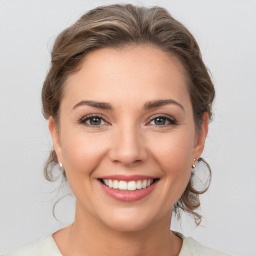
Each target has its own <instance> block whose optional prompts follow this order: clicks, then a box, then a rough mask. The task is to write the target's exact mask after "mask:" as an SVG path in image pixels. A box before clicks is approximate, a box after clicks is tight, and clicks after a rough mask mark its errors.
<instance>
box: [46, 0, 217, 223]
mask: <svg viewBox="0 0 256 256" xmlns="http://www.w3.org/2000/svg"><path fill="white" fill-rule="evenodd" d="M138 44H148V45H152V46H155V47H158V48H159V49H161V50H163V51H165V52H166V53H168V54H171V55H172V56H175V57H176V58H178V60H179V61H180V62H181V63H182V64H183V67H184V69H185V72H186V79H187V87H188V91H189V94H190V99H191V103H192V107H193V116H194V123H195V127H196V129H197V131H199V130H200V127H201V124H202V122H203V113H205V112H207V113H208V115H209V117H210V119H211V117H212V102H213V99H214V96H215V90H214V86H213V83H212V81H211V78H210V76H209V74H208V71H207V68H206V66H205V65H204V62H203V60H202V57H201V53H200V49H199V46H198V44H197V42H196V40H195V38H194V37H193V36H192V34H191V33H190V32H189V31H188V30H187V29H186V28H185V27H184V25H182V24H181V23H180V22H178V21H177V20H175V19H174V18H173V17H172V16H171V15H170V14H169V13H168V11H167V10H166V9H164V8H161V7H151V8H146V7H138V6H134V5H131V4H125V5H121V4H115V5H108V6H100V7H97V8H95V9H92V10H90V11H89V12H87V13H86V14H84V15H83V16H82V17H81V18H80V19H79V20H78V21H77V22H76V23H74V24H73V25H72V26H70V27H68V28H67V29H65V30H64V31H63V32H62V33H61V34H60V35H59V36H58V37H57V39H56V41H55V43H54V46H53V49H52V53H51V67H50V70H49V72H48V74H47V76H46V79H45V82H44V85H43V89H42V104H43V115H44V117H45V118H46V119H48V118H49V117H50V116H52V117H53V118H54V120H55V122H56V124H58V118H59V109H60V103H61V99H62V96H63V91H64V82H65V81H66V79H67V77H68V76H69V75H70V74H72V73H74V72H75V71H77V70H78V68H79V66H80V64H81V62H82V60H83V59H84V57H85V56H86V54H87V53H89V52H90V51H93V50H96V49H100V48H105V47H111V48H121V47H124V46H129V45H138ZM199 161H203V162H205V160H203V159H202V158H199ZM57 163H58V159H57V156H56V153H55V151H54V150H52V152H51V153H50V156H49V158H48V160H47V162H46V164H45V168H44V175H45V177H46V179H47V180H49V181H51V180H53V174H52V172H53V168H54V166H55V165H56V164H57ZM205 164H206V165H207V167H208V170H209V183H208V185H206V186H205V188H204V189H203V190H197V189H196V188H195V184H194V182H193V177H194V174H193V173H192V174H191V178H190V181H189V183H188V185H187V187H186V189H185V191H184V193H183V195H182V196H181V198H180V199H179V201H178V202H177V203H176V204H175V205H174V212H175V213H176V214H177V215H178V217H180V211H178V210H179V209H181V210H183V211H186V212H188V213H190V214H192V215H193V216H194V218H195V222H196V224H197V225H199V224H200V222H201V215H200V214H198V213H197V212H196V211H195V210H196V209H197V208H198V207H199V206H200V200H199V195H200V194H202V193H204V192H205V191H206V190H207V189H208V187H209V184H210V180H211V169H210V167H209V165H208V164H207V163H206V162H205ZM63 175H64V177H65V178H66V176H65V171H64V172H63Z"/></svg>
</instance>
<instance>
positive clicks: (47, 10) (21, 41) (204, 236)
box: [0, 0, 256, 256]
mask: <svg viewBox="0 0 256 256" xmlns="http://www.w3.org/2000/svg"><path fill="white" fill-rule="evenodd" d="M118 2H119V3H120V2H121V1H118ZM128 2H129V3H134V4H138V5H146V6H152V5H160V6H163V7H166V8H167V9H168V10H169V11H170V13H171V14H172V15H173V16H174V17H175V18H177V19H178V20H180V21H182V22H183V23H184V24H185V25H186V26H187V27H188V28H189V29H190V30H191V32H192V33H193V34H194V35H195V37H196V39H197V40H198V42H199V44H200V46H201V49H202V53H203V58H204V61H205V63H206V65H207V66H208V67H209V69H210V70H211V73H212V76H213V80H214V82H215V85H216V91H217V98H216V101H215V105H214V112H215V116H214V121H213V122H212V123H211V125H210V133H209V137H208V139H207V147H206V151H205V153H204V157H205V158H206V159H207V160H208V161H209V163H210V165H211V166H212V170H213V180H212V184H211V188H210V190H209V192H208V193H207V194H206V195H204V196H203V197H202V207H201V211H200V212H201V214H203V216H204V220H203V223H202V226H201V227H198V228H196V229H195V228H194V226H193V224H192V223H193V220H192V219H190V218H189V217H188V216H186V215H184V216H183V219H182V223H183V224H182V226H181V227H180V225H179V224H177V222H174V223H173V227H172V228H173V229H176V230H179V231H181V232H183V233H184V234H185V235H186V236H193V237H194V238H196V239H197V240H199V241H200V242H201V243H204V244H206V245H208V246H211V247H214V248H216V249H219V250H222V251H224V252H226V253H230V254H233V255H244V256H245V255H246V256H247V255H256V249H255V241H256V231H255V230H256V186H255V184H256V167H255V165H256V164H255V158H256V100H255V99H256V50H255V49H256V3H255V1H250V0H240V1H239V0H222V1H220V0H216V1H213V0H202V1H199V0H193V1H191V0H187V1H185V0H176V1H175V0H173V1H171V0H169V1H167V0H166V1H153V0H152V1H146V0H144V1H128ZM110 3H117V1H107V0H106V1H102V0H101V1H88V0H87V1H86V0H54V1H52V0H44V1H43V0H42V1H36V0H34V1H33V0H31V1H28V0H22V1H20V0H10V1H8V0H0V207H1V208H0V252H4V251H8V250H10V249H12V248H14V247H19V246H21V245H23V244H26V243H28V242H31V241H34V240H37V239H38V238H40V237H41V236H42V235H45V234H48V233H51V232H54V231H55V230H56V229H59V228H61V227H62V226H65V225H67V224H69V223H70V222H71V221H72V218H73V209H74V208H73V206H74V200H73V199H72V198H71V197H68V198H66V199H64V200H63V201H62V202H61V203H60V204H59V205H58V206H57V209H56V215H57V217H58V219H59V220H60V221H56V220H55V219H54V218H53V216H52V213H51V208H52V205H53V203H54V202H55V200H56V199H57V198H58V197H59V196H61V195H62V194H63V193H65V191H60V192H59V193H58V189H57V188H58V186H59V183H56V184H54V185H52V184H48V183H47V182H46V181H45V180H44V178H43V175H42V173H43V164H44V161H45V159H46V157H47V155H48V152H49V150H50V148H51V140H50V137H49V133H48V130H47V122H46V121H45V120H44V119H43V117H42V115H41V102H40V92H41V87H42V83H43V80H44V77H45V75H46V72H47V70H48V67H49V61H50V50H51V47H52V44H53V42H54V39H55V37H56V36H57V35H58V33H59V32H60V31H61V30H63V29H64V28H66V27H67V26H68V25H70V24H71V23H73V22H74V21H75V20H76V19H77V18H79V16H81V15H82V14H83V13H84V12H85V11H87V10H88V9H91V8H93V7H96V6H98V5H102V4H110ZM56 189H57V190H56Z"/></svg>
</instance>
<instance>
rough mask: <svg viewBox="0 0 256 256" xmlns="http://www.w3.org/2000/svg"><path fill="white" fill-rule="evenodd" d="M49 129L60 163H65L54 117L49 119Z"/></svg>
mask: <svg viewBox="0 0 256 256" xmlns="http://www.w3.org/2000/svg"><path fill="white" fill-rule="evenodd" d="M48 127H49V131H50V133H51V136H52V141H53V146H54V150H55V152H56V155H57V158H58V162H59V163H60V162H61V163H63V158H62V150H61V143H60V133H59V129H58V128H57V125H56V123H55V121H54V119H53V117H52V116H50V118H49V123H48Z"/></svg>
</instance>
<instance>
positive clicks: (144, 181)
mask: <svg viewBox="0 0 256 256" xmlns="http://www.w3.org/2000/svg"><path fill="white" fill-rule="evenodd" d="M147 183H148V182H147V180H143V182H142V188H146V187H147Z"/></svg>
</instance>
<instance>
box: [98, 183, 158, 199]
mask: <svg viewBox="0 0 256 256" xmlns="http://www.w3.org/2000/svg"><path fill="white" fill-rule="evenodd" d="M99 182H100V181H99ZM156 184H157V181H156V182H154V183H153V184H152V185H151V186H149V187H147V188H143V189H138V190H133V191H129V190H120V189H113V188H110V187H108V186H106V185H104V184H102V183H101V182H100V185H101V187H102V189H103V190H104V191H105V192H106V193H107V194H108V195H109V196H111V197H112V198H114V199H116V200H119V201H124V202H134V201H138V200H140V199H142V198H144V197H146V196H147V195H149V194H150V193H151V192H152V191H153V189H154V188H155V186H156Z"/></svg>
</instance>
